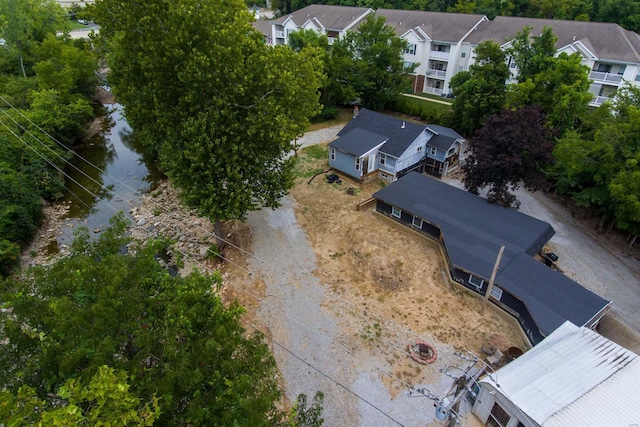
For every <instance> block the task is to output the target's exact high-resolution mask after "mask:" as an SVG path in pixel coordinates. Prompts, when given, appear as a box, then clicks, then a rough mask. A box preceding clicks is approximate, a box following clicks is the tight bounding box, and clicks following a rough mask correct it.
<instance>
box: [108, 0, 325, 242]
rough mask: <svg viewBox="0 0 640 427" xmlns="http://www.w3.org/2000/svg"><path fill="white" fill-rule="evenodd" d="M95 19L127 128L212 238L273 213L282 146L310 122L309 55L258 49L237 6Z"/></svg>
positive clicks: (314, 69) (158, 7)
mask: <svg viewBox="0 0 640 427" xmlns="http://www.w3.org/2000/svg"><path fill="white" fill-rule="evenodd" d="M97 19H98V20H99V22H100V23H101V25H102V27H101V30H100V36H101V37H103V39H104V40H105V41H106V43H107V44H108V46H109V50H110V55H109V57H108V63H109V65H110V68H111V72H110V74H109V80H110V82H111V84H112V87H113V90H114V92H115V94H116V96H117V97H118V99H119V100H120V102H121V103H122V104H124V106H125V111H126V115H127V119H128V120H129V122H130V123H131V125H132V127H133V128H134V129H135V130H136V132H138V135H139V137H140V140H141V141H142V143H143V144H144V145H145V147H146V149H147V150H148V151H149V152H150V153H155V155H156V156H157V161H158V166H159V168H160V169H161V170H162V171H163V172H165V173H166V174H167V175H168V176H169V177H170V178H171V180H172V181H173V183H174V184H175V185H176V186H178V187H179V188H181V189H182V195H183V198H184V200H185V201H186V202H187V203H188V204H189V205H191V206H194V207H196V208H197V209H198V210H199V211H200V212H201V213H202V214H203V215H205V216H206V217H208V218H210V219H211V220H213V221H214V222H215V223H216V229H217V234H218V236H220V235H221V234H220V233H221V231H220V222H222V221H226V220H231V219H238V218H243V217H244V216H245V214H246V212H247V211H248V210H252V209H257V208H260V207H263V206H266V207H275V206H277V205H278V203H279V200H280V198H281V197H282V196H283V195H284V194H286V192H287V190H288V189H289V188H290V186H291V185H292V165H293V163H292V159H288V158H287V153H289V152H290V151H291V150H292V148H293V147H292V144H291V141H292V140H293V139H294V138H295V137H296V136H297V135H299V134H301V133H303V131H304V130H305V128H306V126H307V125H308V123H309V118H310V117H312V116H313V115H315V114H317V113H318V112H319V103H318V99H319V93H318V88H319V87H320V85H321V79H322V65H321V63H320V59H319V58H318V52H317V51H316V50H311V49H303V50H301V51H300V52H299V53H296V52H294V51H292V50H291V49H290V48H289V47H287V46H276V47H269V46H267V45H265V43H264V42H263V40H262V36H261V35H260V34H259V33H258V32H257V31H255V30H254V29H253V28H252V27H251V20H252V18H251V16H250V14H249V12H248V11H247V9H246V8H245V6H244V3H243V2H242V1H240V0H233V1H229V0H225V1H223V0H212V1H208V2H205V3H202V2H200V1H197V0H186V1H181V2H174V1H169V0H153V1H149V2H144V3H140V2H120V1H117V0H104V1H102V2H100V3H98V6H97ZM141 46H144V48H141Z"/></svg>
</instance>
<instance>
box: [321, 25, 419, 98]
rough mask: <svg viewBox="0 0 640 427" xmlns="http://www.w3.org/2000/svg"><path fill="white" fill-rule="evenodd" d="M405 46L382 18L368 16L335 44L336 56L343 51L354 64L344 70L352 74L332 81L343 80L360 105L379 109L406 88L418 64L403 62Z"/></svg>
mask: <svg viewBox="0 0 640 427" xmlns="http://www.w3.org/2000/svg"><path fill="white" fill-rule="evenodd" d="M407 47H408V42H407V41H406V40H404V39H402V38H400V37H398V36H396V35H395V31H394V30H393V28H392V27H390V26H388V25H386V24H385V18H384V17H383V16H375V15H369V16H367V18H366V19H365V20H364V22H363V23H362V24H361V25H360V26H359V27H358V30H357V31H349V32H347V34H346V35H345V36H344V37H343V38H341V39H340V40H339V41H337V42H336V43H335V44H334V49H336V53H342V52H344V54H345V55H343V56H342V58H345V59H346V60H347V61H350V60H351V61H353V63H352V65H350V64H349V62H346V63H345V64H344V65H346V66H345V67H343V68H344V69H345V70H349V69H350V70H349V71H350V72H351V74H350V75H344V74H342V73H341V74H340V75H336V74H334V76H335V77H334V80H335V78H341V79H345V80H346V81H344V83H346V84H348V85H350V86H351V87H352V89H353V93H355V94H356V96H358V97H359V99H360V101H361V103H362V105H363V106H365V107H367V108H371V109H374V110H382V109H384V108H385V107H387V106H388V105H390V104H391V103H392V102H393V101H395V99H396V98H397V96H398V94H399V93H401V92H403V91H405V90H406V89H408V87H409V76H410V74H411V73H412V72H413V71H414V70H415V69H416V67H417V66H418V65H419V64H412V65H406V64H405V63H404V51H405V49H407ZM332 74H333V73H332ZM329 80H332V76H331V74H330V75H329ZM342 101H346V100H342ZM349 101H353V100H349Z"/></svg>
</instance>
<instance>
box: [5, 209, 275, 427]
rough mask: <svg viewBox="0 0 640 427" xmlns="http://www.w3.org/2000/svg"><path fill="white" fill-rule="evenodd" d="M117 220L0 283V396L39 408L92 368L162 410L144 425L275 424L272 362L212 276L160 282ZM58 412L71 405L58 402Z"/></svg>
mask: <svg viewBox="0 0 640 427" xmlns="http://www.w3.org/2000/svg"><path fill="white" fill-rule="evenodd" d="M125 228H126V227H125V222H124V220H123V218H122V216H119V217H116V218H114V219H113V220H112V226H111V227H110V228H109V229H108V230H106V231H105V232H103V233H102V234H101V236H100V237H99V238H98V239H97V240H95V241H92V240H91V239H90V237H89V233H88V230H86V229H83V230H81V231H80V232H78V233H77V234H76V238H75V240H74V243H73V245H72V247H71V255H70V256H69V257H68V258H63V259H60V260H58V261H56V262H55V263H54V264H52V265H51V266H49V267H39V268H35V269H32V270H29V271H27V272H25V275H24V276H25V277H24V278H20V279H18V278H14V279H12V280H11V281H8V282H7V283H6V284H5V288H4V289H3V291H4V292H3V295H2V301H3V303H2V304H3V305H2V308H3V310H2V311H1V312H0V319H1V320H2V324H1V326H0V339H1V340H2V342H3V344H2V346H0V366H2V367H3V369H2V370H1V371H0V388H1V389H5V388H6V389H7V390H8V391H10V392H12V393H13V394H14V395H15V394H17V393H18V390H19V389H20V388H21V387H22V386H29V387H31V388H32V389H34V390H35V392H36V394H37V397H38V398H39V399H42V400H49V399H50V396H49V393H52V392H55V391H56V390H59V388H60V387H61V386H63V385H64V384H65V383H67V382H68V381H69V380H71V379H75V378H78V379H81V380H82V381H83V382H84V383H85V384H86V383H89V382H90V381H91V378H92V377H93V376H94V375H96V373H98V372H99V371H100V369H101V367H102V366H104V365H106V366H108V367H110V368H113V369H115V370H116V371H117V372H124V373H126V374H127V375H128V377H129V378H130V380H129V381H130V386H131V388H130V391H131V393H132V395H133V396H136V397H137V398H138V399H141V400H142V401H143V402H152V401H153V400H154V397H157V398H158V403H159V405H160V407H161V408H162V411H161V412H162V414H161V415H160V418H159V419H158V422H157V424H156V425H170V426H180V425H225V426H227V425H228V426H231V425H247V426H249V425H250V426H264V425H273V423H274V421H278V420H280V419H281V418H280V413H279V412H278V411H277V410H276V407H275V402H276V401H277V400H278V399H279V397H280V392H279V389H278V382H277V379H276V367H275V361H274V359H273V357H272V356H271V354H270V352H269V350H268V348H267V346H266V345H265V344H264V343H263V341H262V338H261V337H260V336H259V335H249V334H247V333H246V331H245V330H244V329H243V328H242V327H241V326H240V323H239V322H240V316H241V315H242V313H243V310H242V309H241V308H240V307H239V306H236V305H235V304H231V305H230V306H229V307H225V306H224V305H223V304H222V302H221V301H220V299H219V297H218V296H217V295H216V290H217V289H218V287H219V286H220V284H221V279H220V277H219V276H218V275H213V276H204V275H201V274H199V273H193V274H191V275H189V276H187V277H184V278H182V277H179V276H171V275H170V274H169V272H168V271H167V270H166V269H165V268H164V267H162V266H161V265H160V264H159V263H158V261H157V256H158V254H159V253H160V252H161V251H162V249H163V248H164V247H165V245H164V244H163V243H162V242H149V243H147V244H145V245H142V244H133V246H129V248H130V251H129V253H128V254H124V253H123V251H122V249H123V248H124V247H125V245H127V244H128V243H130V241H129V239H128V238H125V237H123V232H124V231H125ZM69 403H71V402H70V401H69Z"/></svg>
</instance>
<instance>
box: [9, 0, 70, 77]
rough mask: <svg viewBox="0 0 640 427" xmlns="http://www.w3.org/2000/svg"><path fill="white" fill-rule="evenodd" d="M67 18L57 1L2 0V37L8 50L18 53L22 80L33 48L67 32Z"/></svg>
mask: <svg viewBox="0 0 640 427" xmlns="http://www.w3.org/2000/svg"><path fill="white" fill-rule="evenodd" d="M64 15H65V13H64V11H63V9H62V7H60V5H58V3H56V2H55V0H0V34H1V35H2V38H4V39H5V40H6V47H7V48H8V49H9V50H15V51H16V52H17V56H18V59H19V61H20V70H21V72H22V75H23V77H27V68H28V65H29V62H30V61H31V57H30V55H31V49H32V48H33V46H34V45H36V44H37V43H40V42H42V41H43V40H44V39H45V38H46V37H47V36H49V35H55V34H56V32H57V31H62V30H68V26H67V24H66V21H65V20H64Z"/></svg>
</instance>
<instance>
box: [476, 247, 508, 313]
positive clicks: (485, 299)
mask: <svg viewBox="0 0 640 427" xmlns="http://www.w3.org/2000/svg"><path fill="white" fill-rule="evenodd" d="M503 252H504V245H502V246H500V252H498V258H496V263H495V265H494V266H493V271H492V272H491V278H490V279H489V286H487V293H486V294H485V295H484V301H483V302H482V310H481V311H480V314H482V315H484V309H485V308H486V307H487V301H489V295H491V290H492V289H493V281H494V280H495V278H496V273H497V272H498V267H499V266H500V260H501V259H502V253H503Z"/></svg>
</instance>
